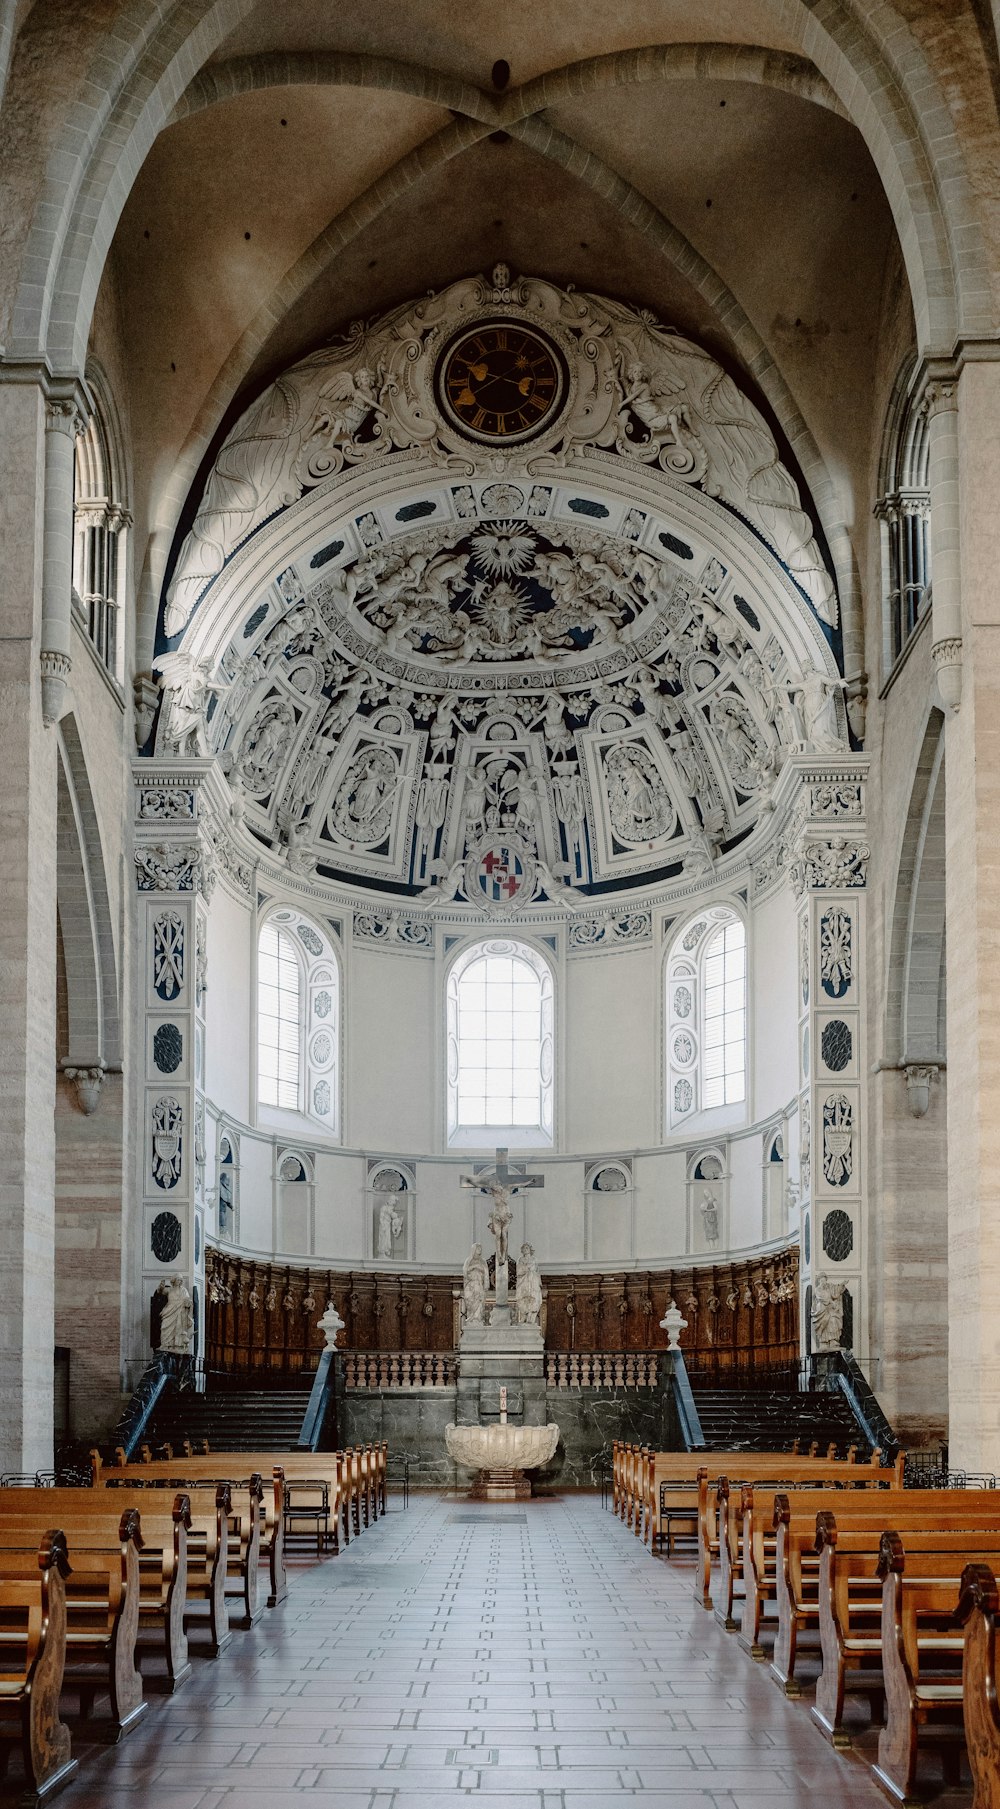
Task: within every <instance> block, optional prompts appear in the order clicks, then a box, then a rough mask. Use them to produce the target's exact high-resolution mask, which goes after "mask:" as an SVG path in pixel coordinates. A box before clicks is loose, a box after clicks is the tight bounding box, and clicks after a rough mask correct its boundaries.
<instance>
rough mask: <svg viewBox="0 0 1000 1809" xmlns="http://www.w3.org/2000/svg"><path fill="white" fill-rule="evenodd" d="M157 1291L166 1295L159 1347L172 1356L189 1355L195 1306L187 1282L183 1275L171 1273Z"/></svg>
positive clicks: (161, 1319)
mask: <svg viewBox="0 0 1000 1809" xmlns="http://www.w3.org/2000/svg"><path fill="white" fill-rule="evenodd" d="M157 1293H159V1294H162V1295H164V1296H165V1298H164V1302H163V1310H162V1312H161V1314H160V1342H159V1345H158V1347H157V1348H158V1349H159V1350H162V1351H167V1352H169V1354H170V1355H171V1356H177V1357H188V1356H190V1354H191V1339H192V1338H193V1336H194V1307H193V1305H192V1301H191V1295H190V1293H189V1292H188V1287H187V1283H186V1282H185V1280H184V1277H183V1276H182V1275H171V1277H170V1280H169V1281H163V1282H161V1283H160V1286H159V1288H158V1289H157Z"/></svg>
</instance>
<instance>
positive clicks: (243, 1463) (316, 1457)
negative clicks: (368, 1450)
mask: <svg viewBox="0 0 1000 1809" xmlns="http://www.w3.org/2000/svg"><path fill="white" fill-rule="evenodd" d="M387 1451H388V1447H387V1446H383V1447H382V1450H381V1454H380V1456H379V1458H378V1460H377V1462H376V1463H373V1464H372V1466H371V1474H372V1479H373V1486H375V1487H378V1486H381V1489H382V1493H383V1498H384V1486H385V1485H384V1480H383V1482H382V1484H381V1485H379V1484H378V1472H379V1470H381V1471H382V1475H383V1479H384V1473H385V1466H386V1461H387ZM91 1463H92V1468H93V1474H94V1480H95V1482H106V1481H109V1480H114V1479H116V1478H120V1477H123V1476H128V1477H129V1478H131V1479H133V1480H135V1481H136V1482H142V1481H152V1480H153V1479H154V1477H158V1478H162V1479H165V1480H168V1481H172V1482H174V1483H175V1484H177V1485H179V1484H180V1483H182V1482H183V1481H188V1480H196V1479H198V1478H201V1477H204V1478H205V1479H206V1480H207V1479H209V1478H222V1477H225V1478H230V1477H234V1476H244V1477H245V1476H246V1475H247V1474H248V1472H250V1471H253V1470H257V1471H260V1472H261V1473H264V1474H269V1475H272V1476H273V1475H274V1472H275V1471H276V1470H280V1471H281V1472H282V1481H281V1486H280V1487H279V1486H278V1484H277V1479H276V1481H275V1490H274V1499H273V1502H272V1501H271V1500H270V1499H269V1500H268V1502H267V1504H266V1513H267V1516H268V1523H267V1524H268V1530H266V1531H265V1535H264V1537H265V1541H266V1544H265V1547H264V1549H265V1551H266V1553H267V1556H268V1559H269V1562H270V1565H271V1596H272V1597H274V1600H276V1601H280V1600H282V1599H283V1597H284V1595H285V1593H286V1591H287V1584H286V1580H285V1568H284V1481H285V1480H287V1481H289V1482H293V1481H312V1480H313V1479H314V1478H317V1477H318V1478H322V1480H323V1481H324V1482H326V1483H327V1484H328V1485H329V1490H330V1502H331V1519H332V1520H333V1522H334V1526H335V1528H336V1529H337V1537H336V1538H335V1540H334V1550H335V1551H336V1550H338V1549H339V1535H340V1533H341V1532H342V1533H343V1536H344V1538H345V1540H348V1541H349V1540H350V1537H351V1533H352V1530H353V1532H354V1534H355V1536H357V1535H358V1534H359V1533H360V1532H361V1523H362V1514H363V1508H362V1495H363V1490H364V1488H365V1487H367V1486H368V1476H367V1472H368V1468H369V1466H368V1465H367V1463H366V1464H365V1466H364V1468H363V1467H362V1462H361V1453H360V1451H359V1450H358V1449H356V1448H352V1447H348V1448H347V1449H346V1450H341V1451H278V1452H274V1451H270V1452H268V1451H218V1452H215V1453H214V1454H211V1453H210V1454H209V1456H208V1457H197V1458H193V1459H191V1460H189V1461H188V1460H185V1461H184V1462H183V1463H180V1462H178V1461H177V1460H174V1461H173V1462H167V1461H165V1460H163V1459H157V1460H155V1461H151V1462H149V1463H148V1464H147V1463H142V1464H128V1465H126V1466H124V1467H115V1466H114V1465H105V1464H103V1463H102V1461H101V1457H100V1453H99V1452H96V1451H95V1452H92V1453H91ZM275 1533H277V1535H278V1544H277V1547H276V1548H275V1545H274V1534H275ZM268 1605H269V1606H273V1605H274V1602H273V1601H269V1604H268Z"/></svg>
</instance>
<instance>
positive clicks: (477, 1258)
mask: <svg viewBox="0 0 1000 1809" xmlns="http://www.w3.org/2000/svg"><path fill="white" fill-rule="evenodd" d="M462 1277H463V1286H462V1303H463V1305H464V1307H465V1323H466V1325H485V1323H486V1290H487V1287H488V1286H489V1275H488V1273H487V1269H486V1259H485V1257H484V1256H483V1247H482V1244H473V1246H472V1250H471V1252H470V1254H469V1256H468V1257H467V1258H466V1262H465V1268H464V1269H463V1270H462Z"/></svg>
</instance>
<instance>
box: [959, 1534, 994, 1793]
mask: <svg viewBox="0 0 1000 1809" xmlns="http://www.w3.org/2000/svg"><path fill="white" fill-rule="evenodd" d="M998 1612H1000V1604H998V1596H997V1580H996V1576H995V1574H994V1572H993V1570H992V1569H991V1568H990V1566H989V1565H988V1564H983V1563H976V1564H967V1565H966V1567H965V1569H964V1571H963V1572H962V1581H961V1587H960V1592H959V1598H958V1605H957V1607H956V1609H955V1622H956V1625H958V1626H960V1627H962V1626H964V1628H965V1646H964V1650H963V1654H962V1704H963V1712H964V1716H965V1745H966V1749H967V1751H968V1754H969V1765H970V1768H971V1771H972V1790H973V1795H972V1809H1000V1705H998V1701H997V1662H996V1660H997V1651H996V1639H997V1615H998Z"/></svg>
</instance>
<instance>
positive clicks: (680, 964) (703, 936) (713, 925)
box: [661, 899, 751, 1138]
mask: <svg viewBox="0 0 1000 1809" xmlns="http://www.w3.org/2000/svg"><path fill="white" fill-rule="evenodd" d="M737 924H738V925H739V927H740V929H741V930H742V934H743V975H742V982H743V1006H742V1012H743V1097H742V1099H733V1100H728V1101H727V1100H723V1101H722V1102H717V1103H715V1104H712V1105H709V1104H707V1103H706V1099H705V1093H706V1086H707V1081H708V1079H709V1077H708V1076H707V1075H706V1073H705V1058H706V1054H707V1043H706V1025H707V1023H708V1021H709V1020H708V1018H707V1015H706V1005H707V999H706V986H707V975H706V968H707V964H708V955H709V950H710V949H711V947H712V945H713V943H714V942H715V941H716V939H717V937H718V935H719V934H720V933H724V932H725V930H726V929H728V928H730V927H732V926H733V925H737ZM699 926H703V927H702V928H701V929H700V933H698V934H696V932H697V931H698V930H699ZM685 940H687V941H688V942H689V943H690V944H691V946H690V947H688V948H685V946H684V945H685ZM750 997H751V991H750V933H749V925H748V923H747V920H746V917H745V915H744V914H743V912H742V911H741V910H740V909H739V907H738V906H737V904H736V903H735V902H733V901H731V900H728V899H725V900H716V901H713V902H712V903H710V904H704V905H702V907H701V909H700V910H698V911H694V912H692V913H691V914H690V916H688V917H686V918H685V919H684V921H683V922H682V923H681V924H680V925H679V926H678V928H677V930H676V932H675V934H674V935H673V937H672V938H671V941H670V943H669V946H668V948H667V951H666V955H665V958H664V963H663V984H662V991H661V1001H662V1010H663V1020H662V1021H663V1026H664V1036H663V1076H664V1085H663V1113H664V1131H665V1135H666V1136H667V1137H668V1138H669V1137H673V1136H680V1135H691V1134H692V1133H696V1134H697V1135H699V1136H701V1135H707V1134H711V1133H714V1132H716V1131H720V1130H723V1129H730V1128H735V1127H737V1126H739V1125H742V1124H744V1123H746V1122H748V1113H749V1110H750V1086H751V1074H750V1052H751V1037H750ZM725 1010H728V1007H727V1008H724V1011H725ZM681 1039H685V1041H686V1044H687V1046H688V1047H689V1048H690V1055H689V1056H687V1055H683V1056H682V1054H681V1050H680V1048H679V1044H680V1041H681ZM723 1047H725V1039H724V1042H723ZM683 1086H686V1087H687V1089H688V1090H689V1102H688V1104H687V1105H684V1106H682V1105H679V1104H678V1103H677V1102H678V1090H679V1089H680V1088H681V1087H683ZM681 1097H683V1095H681Z"/></svg>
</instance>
